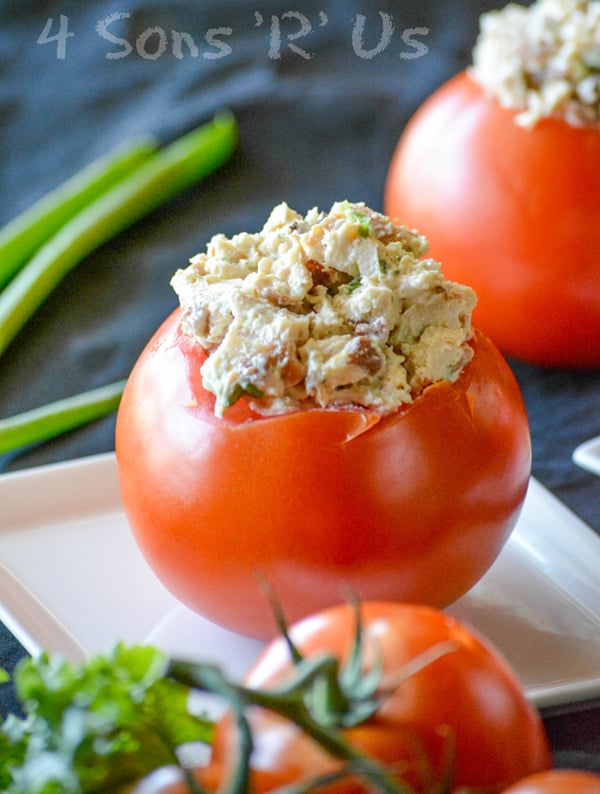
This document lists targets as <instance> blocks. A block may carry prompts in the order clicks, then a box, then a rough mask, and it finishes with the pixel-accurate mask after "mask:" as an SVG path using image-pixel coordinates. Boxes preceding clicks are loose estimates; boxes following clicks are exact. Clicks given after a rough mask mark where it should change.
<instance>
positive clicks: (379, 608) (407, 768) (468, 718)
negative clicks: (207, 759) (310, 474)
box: [213, 602, 551, 794]
mask: <svg viewBox="0 0 600 794" xmlns="http://www.w3.org/2000/svg"><path fill="white" fill-rule="evenodd" d="M361 614H362V622H363V637H364V641H365V648H366V649H368V650H369V651H370V653H369V655H368V657H367V658H368V659H369V660H370V664H371V665H372V664H373V662H374V660H377V659H378V660H380V661H382V663H383V671H382V673H383V681H384V682H385V681H386V679H387V680H388V682H389V681H390V680H392V681H393V680H394V679H396V678H397V676H399V674H401V672H402V670H403V668H405V666H406V665H407V664H408V663H410V662H411V661H412V660H414V659H415V658H416V657H418V656H419V655H420V654H422V653H424V652H426V651H427V650H429V649H431V648H434V647H435V646H438V645H439V644H442V643H449V644H450V645H451V647H452V649H451V650H449V651H448V652H447V653H445V654H442V655H440V656H439V657H438V658H437V659H435V660H434V661H431V662H430V664H428V665H426V666H424V667H423V668H422V669H420V670H419V671H418V672H414V673H413V674H412V675H410V676H409V677H408V678H407V679H406V680H404V681H403V682H402V683H401V684H400V686H399V687H398V688H397V689H396V691H395V692H394V693H393V694H392V695H391V696H390V697H389V698H388V699H387V700H386V701H385V703H384V704H383V705H382V706H381V707H380V709H379V711H378V712H377V714H376V715H375V717H372V718H370V719H369V720H368V721H366V722H364V723H361V724H360V725H359V726H357V727H354V728H350V729H344V731H343V732H344V736H345V738H346V739H347V740H348V741H349V742H350V743H351V744H352V745H354V746H357V747H359V748H360V749H361V750H363V751H364V752H365V753H367V754H368V755H370V756H371V757H372V758H375V759H377V760H379V761H381V762H383V763H384V764H386V765H388V766H390V767H391V768H396V769H399V770H402V775H400V778H401V779H402V780H404V781H405V782H408V783H409V784H410V785H411V786H412V787H413V788H414V791H415V794H429V793H430V792H433V791H436V792H438V791H442V790H446V789H444V788H443V787H441V783H442V781H443V780H444V779H445V775H446V774H448V772H449V768H448V767H449V764H451V760H452V753H451V751H452V748H453V747H454V748H455V755H454V763H453V766H452V769H453V771H452V773H451V776H450V781H451V786H449V788H448V790H452V791H457V790H458V789H461V787H463V786H464V787H465V788H466V787H472V789H473V790H481V789H484V788H485V791H486V793H487V794H491V793H492V792H494V791H496V792H498V791H501V790H502V789H503V788H504V787H506V786H507V785H510V784H511V782H513V781H515V780H518V779H519V778H521V777H523V776H525V775H529V774H532V773H533V772H537V771H541V770H546V769H548V768H549V767H550V764H551V758H550V753H549V748H548V741H547V737H546V733H545V730H544V727H543V724H542V721H541V719H540V717H539V715H538V713H537V711H536V710H535V709H534V708H533V707H532V706H531V705H530V704H529V702H528V701H527V700H526V698H525V695H524V693H523V690H522V688H521V685H520V683H519V682H518V680H517V679H516V678H515V675H514V673H513V672H512V670H511V669H510V668H509V666H508V665H507V664H506V662H505V661H504V659H503V658H502V657H501V656H500V655H499V654H498V652H497V651H496V650H495V649H494V648H493V647H492V646H490V645H489V644H488V643H487V642H486V641H485V640H484V639H483V638H481V637H480V636H479V635H478V634H477V633H475V632H474V631H473V630H472V629H470V628H469V627H467V626H466V625H465V624H463V623H461V622H459V621H458V620H456V619H455V618H452V617H450V616H448V615H445V614H444V613H442V612H438V611H436V610H434V609H431V608H429V607H425V606H422V605H414V604H399V603H390V602H387V603H384V602H367V603H364V604H362V605H361ZM354 630H355V614H354V608H353V607H352V606H351V605H341V606H336V607H333V608H330V609H327V610H324V611H322V612H320V613H318V614H316V615H314V616H310V617H309V618H307V619H305V620H303V621H301V622H300V623H298V624H296V625H295V626H293V627H292V628H291V631H290V636H291V638H292V640H293V641H294V643H295V645H296V647H297V648H298V649H299V650H300V652H301V653H302V654H303V656H304V657H305V658H312V657H315V656H318V655H319V654H323V653H327V654H331V655H333V656H335V657H336V658H338V659H345V658H347V657H348V654H349V652H350V647H351V644H352V641H353V637H354ZM290 665H291V662H290V656H289V651H288V649H287V646H286V644H285V641H284V640H283V639H282V638H278V639H277V640H275V641H274V642H272V643H271V644H270V645H269V646H268V647H267V648H266V649H265V651H264V652H263V654H262V655H261V656H260V657H259V659H258V661H257V662H256V664H255V665H254V666H253V668H252V669H251V670H250V671H249V673H248V675H247V676H246V678H245V684H246V685H247V686H248V687H250V688H256V689H270V688H273V687H274V686H276V685H277V684H281V682H282V681H285V678H286V675H287V674H288V673H289V670H290ZM249 718H250V724H251V728H252V735H253V745H254V751H253V755H252V757H251V768H252V776H251V790H252V792H253V793H254V794H262V792H263V791H270V790H272V789H273V788H275V787H276V786H277V785H284V784H286V783H287V784H292V783H298V782H300V781H302V780H306V779H309V778H313V777H314V776H315V775H317V774H320V773H323V772H331V771H333V770H334V769H335V768H336V767H337V765H338V762H337V761H335V760H334V759H332V758H331V757H330V756H328V755H326V754H325V753H324V752H323V751H321V750H319V749H318V748H317V747H316V746H315V744H314V743H313V742H312V741H311V740H310V739H307V738H306V736H305V735H304V734H302V733H301V732H300V731H299V729H298V728H296V726H294V725H293V724H291V723H290V722H288V721H287V720H285V719H283V718H281V717H279V716H278V715H275V714H273V713H271V712H267V711H265V710H263V709H258V708H254V709H252V710H251V711H250V713H249ZM220 727H221V728H222V730H221V731H218V732H217V742H216V745H215V750H214V760H213V765H215V766H216V767H218V768H220V769H226V768H227V758H228V757H231V752H232V749H231V736H232V730H233V728H232V725H231V723H230V721H229V720H228V718H227V717H225V718H224V720H223V723H222V724H221V726H220ZM434 786H437V787H435V788H434ZM326 790H327V791H328V792H335V794H341V793H342V792H344V794H349V792H364V791H366V790H367V788H366V786H365V785H364V784H363V783H362V782H361V781H359V780H346V779H345V780H343V781H340V782H338V783H336V784H334V785H333V786H331V787H328V788H327V789H326Z"/></svg>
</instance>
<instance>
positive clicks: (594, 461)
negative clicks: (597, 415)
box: [573, 436, 600, 477]
mask: <svg viewBox="0 0 600 794" xmlns="http://www.w3.org/2000/svg"><path fill="white" fill-rule="evenodd" d="M573 460H574V462H575V463H576V464H577V465H578V466H581V468H582V469H587V470H588V471H591V472H592V473H593V474H597V475H598V476H599V477H600V436H596V437H595V438H590V440H589V441H584V442H583V444H580V445H579V446H578V447H577V448H576V449H575V450H574V452H573Z"/></svg>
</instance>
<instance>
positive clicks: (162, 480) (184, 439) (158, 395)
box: [116, 311, 531, 637]
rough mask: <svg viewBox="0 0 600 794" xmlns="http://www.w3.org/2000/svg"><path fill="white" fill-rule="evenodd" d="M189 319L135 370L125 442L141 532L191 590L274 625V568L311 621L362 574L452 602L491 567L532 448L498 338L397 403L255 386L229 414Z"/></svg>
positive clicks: (265, 630) (193, 597) (207, 605)
mask: <svg viewBox="0 0 600 794" xmlns="http://www.w3.org/2000/svg"><path fill="white" fill-rule="evenodd" d="M179 317H180V315H179V312H178V311H175V312H174V313H173V314H172V315H171V317H170V318H168V319H167V320H166V321H165V323H164V324H163V325H162V327H161V328H160V329H159V330H158V331H157V333H156V335H155V336H154V338H153V339H152V340H151V341H150V342H149V344H148V346H147V347H146V349H145V350H144V352H143V353H142V355H141V356H140V358H139V360H138V362H137V363H136V365H135V366H134V368H133V371H132V373H131V376H130V378H129V381H128V384H127V387H126V389H125V393H124V395H123V399H122V402H121V406H120V409H119V413H118V419H117V431H116V451H117V462H118V470H119V478H120V486H121V492H122V498H123V504H124V508H125V512H126V515H127V518H128V520H129V523H130V525H131V527H132V530H133V532H134V535H135V537H136V539H137V542H138V543H139V546H140V548H141V550H142V552H143V554H144V555H145V557H146V559H147V560H148V562H149V564H150V566H151V567H152V568H153V569H154V571H155V573H156V574H157V575H158V577H159V578H160V579H161V580H162V582H163V583H164V584H165V585H166V586H167V587H168V588H169V589H170V590H171V591H172V592H173V593H174V594H175V595H176V596H177V597H178V598H179V599H180V600H181V601H183V602H184V603H185V604H187V605H189V606H190V607H191V608H192V609H193V610H196V611H197V612H199V613H201V614H203V615H204V616H206V617H207V618H209V619H210V620H212V621H214V622H216V623H218V624H220V625H222V626H225V627H227V628H230V629H232V630H234V631H237V632H240V633H243V634H247V635H251V636H257V637H268V636H270V635H272V634H273V633H274V632H275V628H276V627H275V624H274V621H273V618H272V614H271V609H270V607H269V603H268V599H267V598H266V597H265V595H264V590H263V588H261V580H262V581H263V582H265V581H266V582H268V583H269V585H270V586H271V587H272V588H273V589H274V591H275V592H276V593H277V595H278V597H279V598H280V600H281V602H282V605H283V608H284V610H285V612H286V614H287V615H288V616H289V618H290V619H291V620H296V619H298V618H300V617H302V616H304V615H307V614H309V613H311V612H315V611H317V610H318V609H321V608H323V607H324V606H327V605H330V604H333V603H337V602H339V601H340V600H343V599H344V598H345V597H346V596H347V593H348V588H352V590H353V591H354V592H356V593H357V594H358V596H359V597H360V598H362V599H368V598H369V599H371V598H378V599H391V600H393V599H397V600H410V601H420V602H426V603H429V604H431V605H434V606H444V605H447V604H449V603H450V602H452V601H454V600H455V599H456V598H458V597H459V596H461V595H462V594H463V593H465V592H466V591H467V590H468V589H469V588H470V587H471V586H472V585H473V584H474V583H475V582H476V581H477V580H478V579H479V578H480V577H481V576H482V575H483V573H484V572H485V571H486V570H487V568H488V567H489V566H490V564H491V563H492V562H493V561H494V559H495V558H496V556H497V555H498V553H499V552H500V550H501V548H502V546H503V544H504V543H505V541H506V540H507V537H508V536H509V534H510V532H511V530H512V528H513V526H514V524H515V522H516V520H517V517H518V514H519V511H520V508H521V505H522V502H523V499H524V496H525V492H526V488H527V483H528V478H529V472H530V455H531V450H530V441H529V431H528V424H527V417H526V414H525V410H524V406H523V401H522V398H521V394H520V391H519V388H518V385H517V383H516V381H515V379H514V377H513V375H512V373H511V371H510V369H509V367H508V365H507V364H506V362H505V360H504V359H503V357H502V356H501V354H500V353H499V352H498V350H497V349H496V347H495V346H494V345H493V344H492V343H491V342H490V341H489V340H488V339H487V338H486V337H485V336H484V335H482V334H481V333H479V332H478V331H475V334H474V338H473V341H472V345H473V347H474V351H475V354H474V357H473V359H472V361H471V362H470V363H469V364H468V365H467V367H466V368H465V369H464V370H463V371H462V373H461V374H460V376H459V378H458V380H457V381H456V382H454V383H452V384H451V383H447V382H443V383H439V384H436V385H434V386H431V387H429V388H427V389H426V390H425V391H424V392H423V393H422V394H421V395H420V396H419V397H417V398H416V399H415V401H414V402H413V403H412V404H411V405H409V406H408V407H406V408H403V409H402V410H398V411H397V412H395V413H393V414H391V415H387V416H385V417H381V416H379V415H377V414H376V413H374V412H370V411H368V410H362V409H352V408H344V409H327V410H325V409H323V410H321V409H311V410H305V411H296V412H293V413H288V414H284V415H279V416H270V417H263V416H260V415H258V414H256V413H253V412H252V411H251V410H250V408H249V407H248V405H247V403H246V402H245V401H244V399H242V400H240V401H239V402H238V403H236V404H235V405H234V406H233V407H232V408H230V409H229V410H228V411H227V412H226V414H225V417H224V418H218V417H216V416H215V415H214V396H213V395H212V394H210V393H209V392H208V391H206V390H205V389H204V388H203V385H202V379H201V375H200V371H199V370H200V365H201V362H202V361H203V356H204V353H203V351H202V350H201V348H200V347H199V346H198V345H197V344H196V343H195V342H194V341H193V340H191V339H190V338H189V337H187V336H185V335H183V334H182V333H181V331H180V326H179Z"/></svg>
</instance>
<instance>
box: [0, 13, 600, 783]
mask: <svg viewBox="0 0 600 794" xmlns="http://www.w3.org/2000/svg"><path fill="white" fill-rule="evenodd" d="M499 5H501V3H494V2H491V1H490V0H486V2H468V0H430V2H424V0H415V1H414V2H401V1H400V0H397V2H391V1H390V0H380V2H377V3H366V2H359V0H297V2H293V3H292V2H289V1H288V0H274V1H273V2H266V0H194V1H193V2H191V1H190V0H187V1H185V0H160V1H159V0H155V2H151V0H107V1H106V2H96V1H94V0H92V1H91V2H85V3H82V2H74V1H73V0H44V2H40V1H39V0H18V2H17V0H0V136H1V137H0V146H1V153H2V158H1V161H0V224H1V223H4V222H7V221H9V220H10V219H11V218H12V217H13V216H15V215H16V214H17V213H18V212H20V211H21V210H23V209H25V208H26V207H27V206H29V205H30V204H31V203H32V202H33V201H34V200H35V199H37V198H39V197H40V196H41V195H43V194H44V193H46V192H47V191H48V190H50V189H51V188H53V187H54V186H56V185H57V184H59V183H60V182H61V181H63V180H64V179H65V178H67V177H69V176H70V175H71V174H73V173H75V172H76V171H77V170H78V169H80V168H81V167H83V166H84V165H86V164H87V163H89V162H90V161H91V160H93V159H94V158H96V157H98V156H100V155H101V154H103V153H104V152H106V151H108V150H110V149H111V148H112V147H114V146H115V145H117V144H119V143H120V142H121V141H123V140H124V139H125V138H128V137H131V136H135V135H137V134H144V133H152V134H154V135H157V136H159V137H160V138H161V140H170V139H172V138H174V137H176V136H178V135H180V134H182V133H183V132H185V131H187V130H188V129H190V128H192V127H193V126H194V125H197V124H199V123H201V122H203V121H206V120H208V119H209V118H210V117H211V116H212V115H213V113H214V112H215V111H217V110H218V109H220V108H223V107H229V108H230V109H231V110H233V111H234V113H235V115H236V117H237V119H238V122H239V125H240V146H239V149H238V150H237V152H236V153H235V155H234V157H233V158H232V160H231V161H230V162H229V163H228V164H227V165H226V167H225V168H224V169H223V170H222V171H220V172H219V173H217V174H216V175H214V176H212V177H210V178H209V179H208V180H206V181H205V182H204V183H203V184H201V185H199V186H197V187H195V188H194V189H192V190H190V191H188V193H187V194H186V195H185V196H182V197H180V198H178V199H177V200H174V201H172V202H171V203H170V204H169V205H168V206H166V207H164V208H163V209H161V210H160V211H158V212H156V213H154V214H153V215H152V216H151V217H149V218H147V219H146V220H144V221H141V222H139V223H138V224H136V225H135V226H134V227H133V228H131V229H130V230H128V231H126V232H124V233H123V234H121V235H120V236H118V237H117V238H116V239H114V240H113V241H112V242H110V243H108V244H107V245H105V246H103V247H102V248H101V249H100V250H98V251H97V252H96V253H94V254H93V255H92V256H89V257H88V258H87V259H86V260H85V261H83V262H82V263H81V264H80V265H78V266H77V268H76V269H75V270H73V272H72V273H70V274H69V275H68V276H67V277H66V278H65V279H64V281H63V282H62V283H61V284H60V286H59V287H58V288H57V289H56V290H55V292H54V293H53V294H52V296H51V297H50V298H49V299H48V300H47V301H46V302H45V304H44V305H43V307H42V308H41V309H40V310H39V311H38V312H37V313H36V314H35V316H34V317H33V318H32V319H31V321H30V322H29V323H28V324H27V326H26V327H25V328H24V329H23V331H22V332H21V333H20V334H19V335H18V337H17V338H16V339H15V340H14V342H13V343H12V344H11V346H10V347H9V349H8V350H7V351H6V352H5V354H4V355H3V356H2V357H1V359H0V416H8V415H10V414H13V413H16V412H18V411H21V410H25V409H28V408H33V407H35V406H37V405H41V404H44V403H47V402H50V401H52V400H56V399H59V398H62V397H65V396H68V395H69V394H73V393H77V392H80V391H84V390H86V389H89V388H92V387H95V386H100V385H102V384H104V383H108V382H110V381H113V380H117V379H119V378H124V377H126V376H127V374H128V372H129V371H130V369H131V367H132V365H133V363H134V362H135V360H136V358H137V356H138V354H139V353H140V351H141V349H142V348H143V346H144V344H145V342H146V341H147V339H148V338H149V336H150V335H151V333H152V332H153V331H154V330H155V328H156V327H157V326H158V325H159V323H160V322H161V321H162V319H163V318H164V317H165V316H166V315H167V314H168V313H169V312H170V311H171V309H173V308H174V307H175V305H176V299H175V296H174V293H173V291H172V289H171V287H170V286H169V279H170V277H171V275H172V273H173V272H174V270H175V269H176V268H178V267H180V266H182V265H184V264H185V263H186V262H187V259H188V258H189V257H190V256H191V255H193V254H194V253H196V252H197V251H199V250H202V249H203V248H204V247H205V245H206V242H207V241H208V239H209V238H210V237H211V236H212V235H213V234H215V233H217V232H225V233H226V234H233V233H235V232H238V231H241V230H250V231H254V230H257V229H258V228H260V226H262V223H263V222H264V220H265V219H266V217H267V215H268V213H269V211H270V209H271V208H272V207H273V206H274V205H275V204H277V203H279V202H280V201H283V200H284V201H287V202H288V203H289V204H290V205H291V206H292V207H293V208H295V209H297V210H299V211H302V212H305V211H306V210H308V209H309V208H310V207H313V206H320V207H322V208H328V207H329V206H330V204H331V203H332V202H333V201H334V200H338V199H344V198H348V199H351V200H357V201H365V202H366V203H367V204H368V205H370V206H372V207H373V208H375V209H381V208H382V197H383V186H384V181H385V176H386V171H387V167H388V165H389V161H390V158H391V156H392V153H393V150H394V147H395V144H396V141H397V138H398V136H399V134H400V132H401V130H402V128H403V126H404V125H405V124H406V122H407V120H408V119H409V117H410V115H411V114H412V113H413V112H414V110H415V109H416V108H417V107H418V105H419V103H420V102H421V101H422V100H423V99H424V98H425V97H426V96H427V95H428V94H429V93H431V92H432V91H433V90H434V89H435V88H436V87H437V86H439V85H440V84H441V83H442V82H444V81H445V80H446V79H447V78H449V77H450V76H452V75H453V74H455V73H456V72H457V71H459V70H460V69H462V68H463V67H465V66H466V65H467V64H468V63H469V60H470V55H471V48H472V46H473V44H474V42H475V38H476V35H477V30H478V18H479V14H480V13H481V12H482V11H485V10H488V9H491V8H495V7H498V6H499ZM48 20H52V22H51V24H50V26H49V27H48V28H47V29H46V26H47V23H48ZM363 23H364V24H363ZM384 23H390V25H391V27H390V28H388V30H387V33H386V29H385V26H384ZM61 24H62V25H63V34H69V35H68V36H66V37H64V36H63V38H62V41H61V37H60V36H59V38H58V39H56V40H54V41H52V40H47V41H46V42H45V43H44V35H43V33H44V30H45V29H46V36H45V38H46V39H52V37H53V36H54V35H56V34H57V33H59V31H60V25H61ZM361 24H363V30H362V36H361V35H360V34H361ZM392 27H393V31H392V30H391V28H392ZM172 31H175V32H176V33H186V34H188V37H187V39H186V40H184V43H183V46H182V48H181V51H179V50H178V49H177V47H176V46H175V47H174V46H173V41H174V40H175V42H177V40H178V37H177V35H176V36H175V39H174V38H173V35H172ZM407 31H408V32H409V33H408V34H407ZM411 31H412V33H411ZM388 34H389V35H388ZM386 36H387V38H386ZM186 42H187V43H186ZM190 43H192V44H193V45H194V47H195V48H196V49H193V48H191V49H190V47H189V44H190ZM178 56H181V57H178ZM415 56H417V57H415ZM499 156H500V155H499ZM499 311H501V307H499ZM511 365H512V366H513V368H514V372H515V374H516V376H517V378H518V380H519V383H520V385H521V388H522V390H523V394H524V397H525V401H526V404H527V409H528V412H529V417H530V422H531V432H532V442H533V454H534V462H533V472H534V474H535V476H536V477H537V478H538V479H539V480H540V481H541V482H542V483H543V484H544V485H546V486H547V487H548V488H550V489H551V490H552V492H553V493H554V494H555V495H556V496H558V497H559V498H560V499H562V500H563V501H564V502H565V503H566V504H567V505H568V506H569V507H570V508H571V509H572V510H574V511H575V512H576V513H577V514H578V515H579V516H581V518H583V519H584V520H585V521H586V522H588V523H589V524H590V525H591V526H592V527H593V529H594V530H595V531H597V532H600V478H595V477H594V476H593V475H591V474H588V473H586V472H584V471H582V470H581V469H579V468H577V467H576V466H574V465H573V463H572V462H571V452H572V450H573V449H574V447H575V446H576V445H577V444H579V443H580V442H582V441H584V440H586V439H587V438H590V437H592V436H594V435H596V434H598V433H600V372H578V371H567V370H552V369H545V368H539V367H535V366H532V365H527V364H523V363H518V362H511ZM113 436H114V417H110V418H108V419H106V420H102V421H99V422H96V423H94V424H92V425H89V426H88V427H85V428H83V429H81V430H78V431H76V432H71V433H69V434H67V435H65V436H63V437H61V438H59V439H57V440H55V441H52V442H48V443H45V444H41V445H37V446H35V447H32V448H29V449H26V450H21V451H19V452H16V453H10V454H6V455H4V456H0V471H1V472H9V471H15V470H17V469H25V468H28V467H32V466H37V465H41V464H47V463H51V462H56V461H63V460H69V459H74V458H78V457H81V456H87V455H92V454H95V453H101V452H107V451H110V450H112V449H114V438H113ZM0 509H1V505H0ZM32 553H33V550H32ZM22 655H23V649H22V648H21V647H20V646H19V644H18V643H17V642H16V641H15V640H14V638H13V637H12V636H11V635H10V633H9V632H8V631H7V630H6V629H4V628H2V627H1V626H0V666H4V667H7V668H12V666H13V665H14V663H15V661H16V660H17V659H18V658H20V657H21V656H22ZM599 667H600V661H599ZM599 672H600V671H599ZM14 708H15V701H14V697H13V692H12V690H11V688H10V686H8V685H4V686H2V687H0V711H1V712H2V713H3V714H6V713H8V712H9V711H10V710H11V709H14ZM546 724H547V726H548V730H549V733H550V737H551V741H552V747H553V751H554V755H555V760H556V763H557V764H559V765H563V766H574V767H580V768H588V769H595V770H598V771H600V708H594V707H592V706H590V705H589V704H588V706H587V707H586V708H584V709H578V710H577V711H576V712H574V713H570V714H561V715H553V716H548V717H547V720H546Z"/></svg>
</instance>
